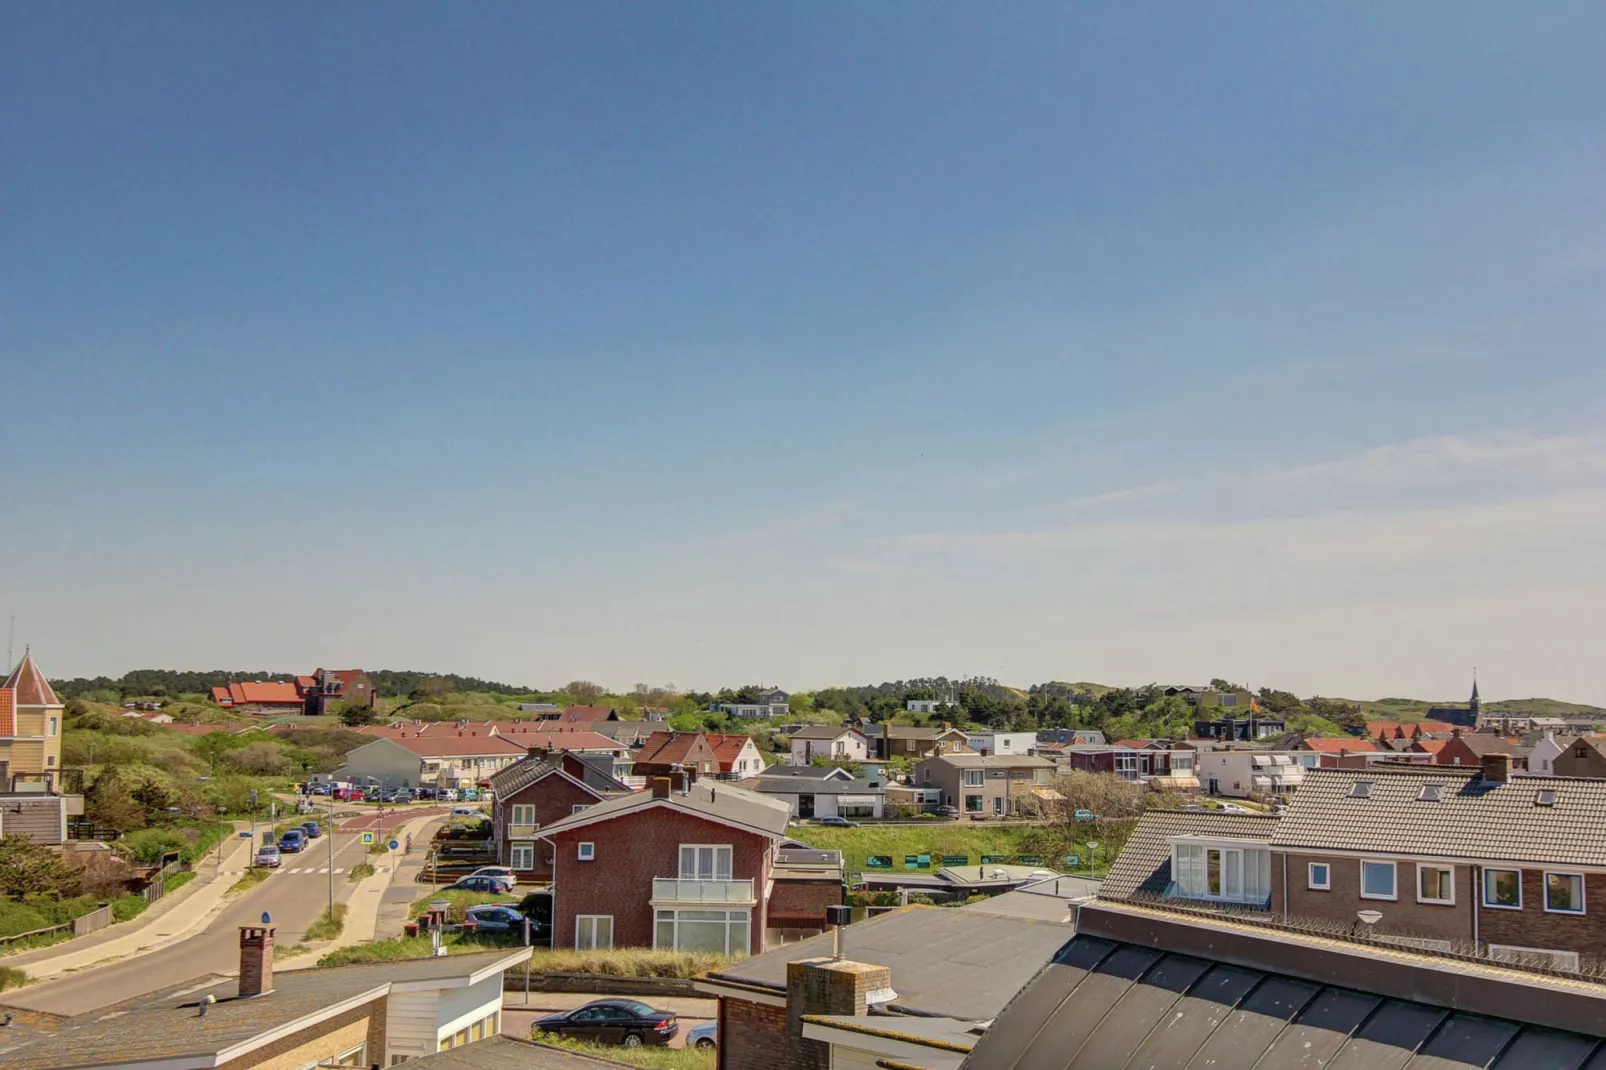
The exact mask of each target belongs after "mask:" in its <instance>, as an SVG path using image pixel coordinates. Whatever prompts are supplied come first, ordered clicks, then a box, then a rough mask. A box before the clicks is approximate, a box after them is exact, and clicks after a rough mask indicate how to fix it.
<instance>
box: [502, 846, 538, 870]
mask: <svg viewBox="0 0 1606 1070" xmlns="http://www.w3.org/2000/svg"><path fill="white" fill-rule="evenodd" d="M521 854H522V855H528V856H529V861H528V863H527V864H526V865H522V866H521V865H519V856H520V855H521ZM507 864H508V867H509V868H511V869H522V870H532V869H534V868H535V844H534V843H533V842H530V843H515V844H514V845H513V846H512V848H511V849H510V850H509V851H508V861H507Z"/></svg>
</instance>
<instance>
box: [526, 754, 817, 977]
mask: <svg viewBox="0 0 1606 1070" xmlns="http://www.w3.org/2000/svg"><path fill="white" fill-rule="evenodd" d="M704 742H705V744H706V741H704ZM671 783H672V782H671V780H670V778H669V777H654V778H653V779H652V780H651V781H650V788H649V790H647V791H640V792H635V793H633V794H631V795H628V796H624V797H620V798H614V799H609V800H607V801H605V802H599V803H597V804H596V805H594V806H592V807H590V808H589V809H586V810H582V811H580V812H579V813H576V814H573V815H571V816H570V817H568V818H566V819H564V820H561V821H558V822H556V823H554V824H551V825H548V826H547V827H546V828H543V829H541V830H540V833H539V835H540V838H541V839H543V840H545V841H547V842H549V843H550V844H552V848H553V858H554V862H553V873H552V887H553V907H552V925H553V937H552V946H553V947H560V948H563V947H572V948H578V949H581V950H589V949H593V948H607V947H673V948H695V949H699V950H712V951H718V952H719V953H721V954H731V955H749V954H758V953H759V952H761V951H762V950H763V949H764V942H765V930H766V927H767V924H768V917H769V907H770V900H771V896H772V895H773V887H772V884H771V882H772V880H775V879H777V873H776V864H777V862H778V860H779V859H778V850H777V848H778V845H779V843H780V841H781V840H783V839H785V837H786V826H787V820H788V818H789V817H790V812H789V810H788V808H787V807H786V805H785V804H783V803H779V802H775V801H773V800H770V799H766V798H764V797H763V796H760V795H757V794H755V793H753V792H749V791H744V790H742V789H741V788H736V787H731V786H729V785H728V784H724V783H714V782H710V781H703V780H699V781H695V782H693V783H690V784H684V782H682V784H684V786H680V785H677V786H676V787H675V789H674V790H671ZM822 927H823V920H822Z"/></svg>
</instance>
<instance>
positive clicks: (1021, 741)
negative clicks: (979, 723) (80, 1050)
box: [965, 732, 1037, 754]
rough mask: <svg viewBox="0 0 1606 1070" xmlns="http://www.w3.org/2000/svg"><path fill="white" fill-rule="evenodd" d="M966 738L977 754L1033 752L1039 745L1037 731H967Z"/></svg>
mask: <svg viewBox="0 0 1606 1070" xmlns="http://www.w3.org/2000/svg"><path fill="white" fill-rule="evenodd" d="M965 738H966V739H967V740H969V741H970V749H971V750H973V751H975V752H976V753H977V754H1031V753H1032V751H1033V750H1034V749H1035V748H1036V747H1037V733H1036V732H967V733H965Z"/></svg>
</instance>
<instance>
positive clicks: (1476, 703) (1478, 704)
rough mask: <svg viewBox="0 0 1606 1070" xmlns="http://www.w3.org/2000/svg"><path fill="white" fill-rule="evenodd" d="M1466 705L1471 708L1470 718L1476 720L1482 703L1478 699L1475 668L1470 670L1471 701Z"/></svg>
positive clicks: (1476, 671)
mask: <svg viewBox="0 0 1606 1070" xmlns="http://www.w3.org/2000/svg"><path fill="white" fill-rule="evenodd" d="M1467 705H1468V706H1470V707H1471V708H1472V716H1473V718H1474V719H1476V718H1477V716H1478V711H1479V710H1481V709H1482V708H1483V702H1482V701H1481V700H1480V699H1479V698H1478V670H1477V669H1476V668H1474V669H1473V670H1472V701H1471V702H1469V703H1467Z"/></svg>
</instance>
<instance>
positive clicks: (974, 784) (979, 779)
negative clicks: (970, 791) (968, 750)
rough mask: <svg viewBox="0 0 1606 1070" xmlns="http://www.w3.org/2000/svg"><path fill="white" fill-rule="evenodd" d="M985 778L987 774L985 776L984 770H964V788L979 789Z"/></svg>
mask: <svg viewBox="0 0 1606 1070" xmlns="http://www.w3.org/2000/svg"><path fill="white" fill-rule="evenodd" d="M986 776H987V774H986V772H985V771H984V770H981V769H966V770H965V787H967V788H979V787H981V786H982V783H983V782H984V781H985V780H986Z"/></svg>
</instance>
